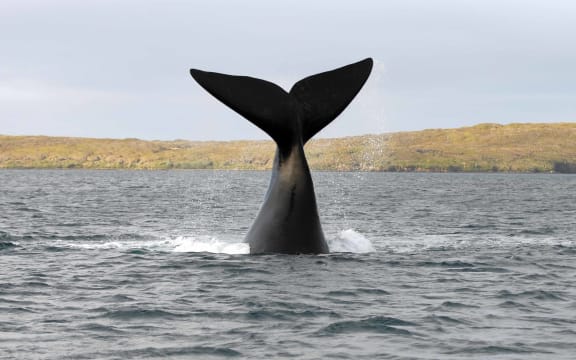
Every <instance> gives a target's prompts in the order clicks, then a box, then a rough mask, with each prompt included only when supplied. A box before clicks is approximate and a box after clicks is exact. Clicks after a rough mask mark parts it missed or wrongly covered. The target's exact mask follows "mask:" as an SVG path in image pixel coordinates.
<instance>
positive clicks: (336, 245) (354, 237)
mask: <svg viewBox="0 0 576 360" xmlns="http://www.w3.org/2000/svg"><path fill="white" fill-rule="evenodd" d="M328 247H329V248H330V252H347V253H357V254H362V253H370V252H375V251H376V249H374V246H373V245H372V242H371V241H370V240H368V239H367V238H366V237H365V236H364V235H362V234H360V233H359V232H356V231H354V230H353V229H347V230H343V231H341V232H340V233H339V234H338V236H336V237H335V238H332V239H328Z"/></svg>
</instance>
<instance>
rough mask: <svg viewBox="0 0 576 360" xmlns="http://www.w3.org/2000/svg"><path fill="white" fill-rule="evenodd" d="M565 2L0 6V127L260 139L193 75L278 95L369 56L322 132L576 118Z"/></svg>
mask: <svg viewBox="0 0 576 360" xmlns="http://www.w3.org/2000/svg"><path fill="white" fill-rule="evenodd" d="M575 36H576V1H573V0H564V1H561V0H539V1H535V0H482V1H480V0H439V1H437V0H398V1H386V0H373V1H368V0H365V1H362V0H354V1H352V0H348V1H339V0H317V1H310V0H293V1H284V0H274V1H272V0H243V1H233V0H229V1H223V0H209V1H201V0H199V1H194V0H187V1H184V0H182V1H171V0H114V1H113V0H82V1H78V0H50V1H46V0H35V1H33V0H1V1H0V134H10V135H34V134H40V135H62V136H83V137H110V138H127V137H137V138H142V139H190V140H229V139H264V138H267V136H266V134H264V133H263V132H261V130H259V129H258V128H256V127H254V126H253V125H251V124H250V123H249V122H248V121H246V120H244V119H243V118H241V117H240V116H239V115H237V114H235V113H234V112H233V111H232V110H229V109H228V108H227V107H225V106H224V105H222V104H220V103H219V102H218V101H217V100H215V99H213V98H212V97H211V96H210V95H209V94H208V93H206V92H205V91H204V90H203V89H202V88H200V87H199V86H198V85H197V84H196V83H195V82H194V81H193V80H192V78H191V77H190V75H189V69H190V68H199V69H203V70H209V71H217V72H223V73H228V74H238V75H248V76H254V77H259V78H263V79H267V80H270V81H273V82H276V83H277V84H279V85H280V86H282V87H283V88H285V89H286V90H288V89H289V88H290V87H291V85H292V84H293V83H294V82H296V81H298V80H300V79H301V78H303V77H305V76H308V75H311V74H314V73H317V72H321V71H325V70H330V69H333V68H336V67H340V66H343V65H346V64H349V63H352V62H355V61H358V60H361V59H363V58H366V57H372V58H374V60H375V67H374V70H373V73H372V75H371V77H370V79H369V81H368V83H367V84H366V86H365V88H364V89H363V90H362V91H361V92H360V94H359V95H358V97H357V98H356V99H355V100H354V102H353V103H352V104H351V105H350V106H349V108H348V109H347V110H346V111H345V112H344V113H343V114H342V115H341V116H340V117H339V118H338V119H337V120H336V121H334V122H333V123H332V124H331V125H330V126H328V127H327V128H326V129H325V130H324V131H322V132H321V133H320V134H319V136H321V137H339V136H349V135H359V134H367V133H382V132H391V131H406V130H419V129H426V128H448V127H460V126H469V125H474V124H477V123H482V122H495V123H502V124H505V123H511V122H571V121H575V120H576V46H575V45H574V42H575V39H574V38H575Z"/></svg>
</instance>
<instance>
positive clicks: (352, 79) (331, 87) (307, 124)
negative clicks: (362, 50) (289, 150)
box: [290, 58, 373, 143]
mask: <svg viewBox="0 0 576 360" xmlns="http://www.w3.org/2000/svg"><path fill="white" fill-rule="evenodd" d="M372 64H373V62H372V59H371V58H368V59H364V60H362V61H360V62H357V63H354V64H350V65H347V66H344V67H341V68H338V69H335V70H332V71H327V72H323V73H320V74H316V75H312V76H309V77H307V78H305V79H302V80H300V81H298V82H297V83H296V84H294V86H293V87H292V90H290V95H292V96H293V97H294V98H295V99H296V100H297V101H298V105H299V108H300V116H301V117H302V142H303V143H306V141H308V140H309V139H310V138H312V136H314V135H315V134H316V133H317V132H319V131H320V130H322V129H323V128H324V127H325V126H326V125H328V124H330V122H332V120H334V119H335V118H336V117H337V116H338V115H340V113H341V112H342V111H344V109H345V108H346V107H347V106H348V104H350V102H351V101H352V100H353V99H354V97H355V96H356V94H358V92H359V91H360V89H361V88H362V86H364V83H365V82H366V80H368V76H369V75H370V72H371V71H372Z"/></svg>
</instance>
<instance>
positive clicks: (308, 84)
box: [190, 58, 373, 254]
mask: <svg viewBox="0 0 576 360" xmlns="http://www.w3.org/2000/svg"><path fill="white" fill-rule="evenodd" d="M372 64H373V62H372V59H371V58H367V59H364V60H362V61H359V62H357V63H354V64H350V65H347V66H344V67H341V68H338V69H335V70H332V71H327V72H323V73H320V74H316V75H312V76H309V77H307V78H304V79H302V80H300V81H298V82H297V83H296V84H294V86H293V87H292V89H291V90H290V92H286V91H284V90H283V89H282V88H281V87H279V86H277V85H275V84H273V83H271V82H268V81H265V80H261V79H256V78H252V77H248V76H236V75H226V74H220V73H215V72H207V71H201V70H197V69H191V70H190V74H191V75H192V77H193V78H194V80H196V81H197V82H198V84H200V86H202V87H203V88H204V89H205V90H206V91H208V92H209V93H210V94H211V95H212V96H214V97H215V98H216V99H218V100H220V101H221V102H222V103H224V104H225V105H227V106H228V107H230V108H231V109H232V110H234V111H236V112H237V113H238V114H240V115H242V116H243V117H244V118H246V119H247V120H248V121H250V122H251V123H253V124H254V125H256V126H258V127H259V128H260V129H262V130H263V131H264V132H266V133H267V134H268V135H269V136H270V137H271V138H272V139H273V140H274V141H275V142H276V145H277V147H276V154H275V156H274V165H273V170H272V178H271V180H270V186H269V188H268V191H267V193H266V196H265V199H264V203H263V204H262V206H261V208H260V211H259V213H258V216H257V217H256V219H255V220H254V223H253V224H252V226H251V227H250V230H249V231H248V233H247V235H246V241H247V242H248V244H249V245H250V253H251V254H261V253H282V254H320V253H328V252H329V249H328V245H327V244H326V240H325V238H324V233H323V232H322V226H321V225H320V217H319V215H318V208H317V205H316V195H315V194H314V184H313V183H312V177H311V175H310V169H309V167H308V163H307V161H306V156H305V154H304V144H306V142H307V141H308V140H310V138H312V137H313V136H314V135H315V134H316V133H317V132H319V131H320V130H322V129H323V128H324V127H325V126H326V125H328V124H329V123H330V122H332V120H334V119H335V118H336V117H337V116H338V115H340V113H341V112H342V111H343V110H344V109H345V108H346V107H347V106H348V104H350V102H351V101H352V100H353V99H354V97H355V96H356V94H358V92H359V91H360V89H361V88H362V86H363V85H364V83H365V82H366V80H367V79H368V76H369V75H370V72H371V70H372Z"/></svg>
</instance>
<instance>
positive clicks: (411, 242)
mask: <svg viewBox="0 0 576 360" xmlns="http://www.w3.org/2000/svg"><path fill="white" fill-rule="evenodd" d="M528 247H530V248H538V247H543V248H557V249H558V250H559V251H570V250H573V249H575V248H576V239H565V238H558V237H526V236H521V237H520V236H514V237H512V236H505V235H492V236H477V237H471V236H465V237H462V236H459V235H453V234H442V235H414V236H406V235H404V236H400V237H387V238H383V239H380V240H379V241H378V248H379V250H382V251H387V252H392V253H421V252H431V251H454V250H456V251H458V250H465V251H474V250H490V249H494V250H501V249H510V250H511V251H513V250H514V249H515V248H528ZM496 271H497V269H496Z"/></svg>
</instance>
